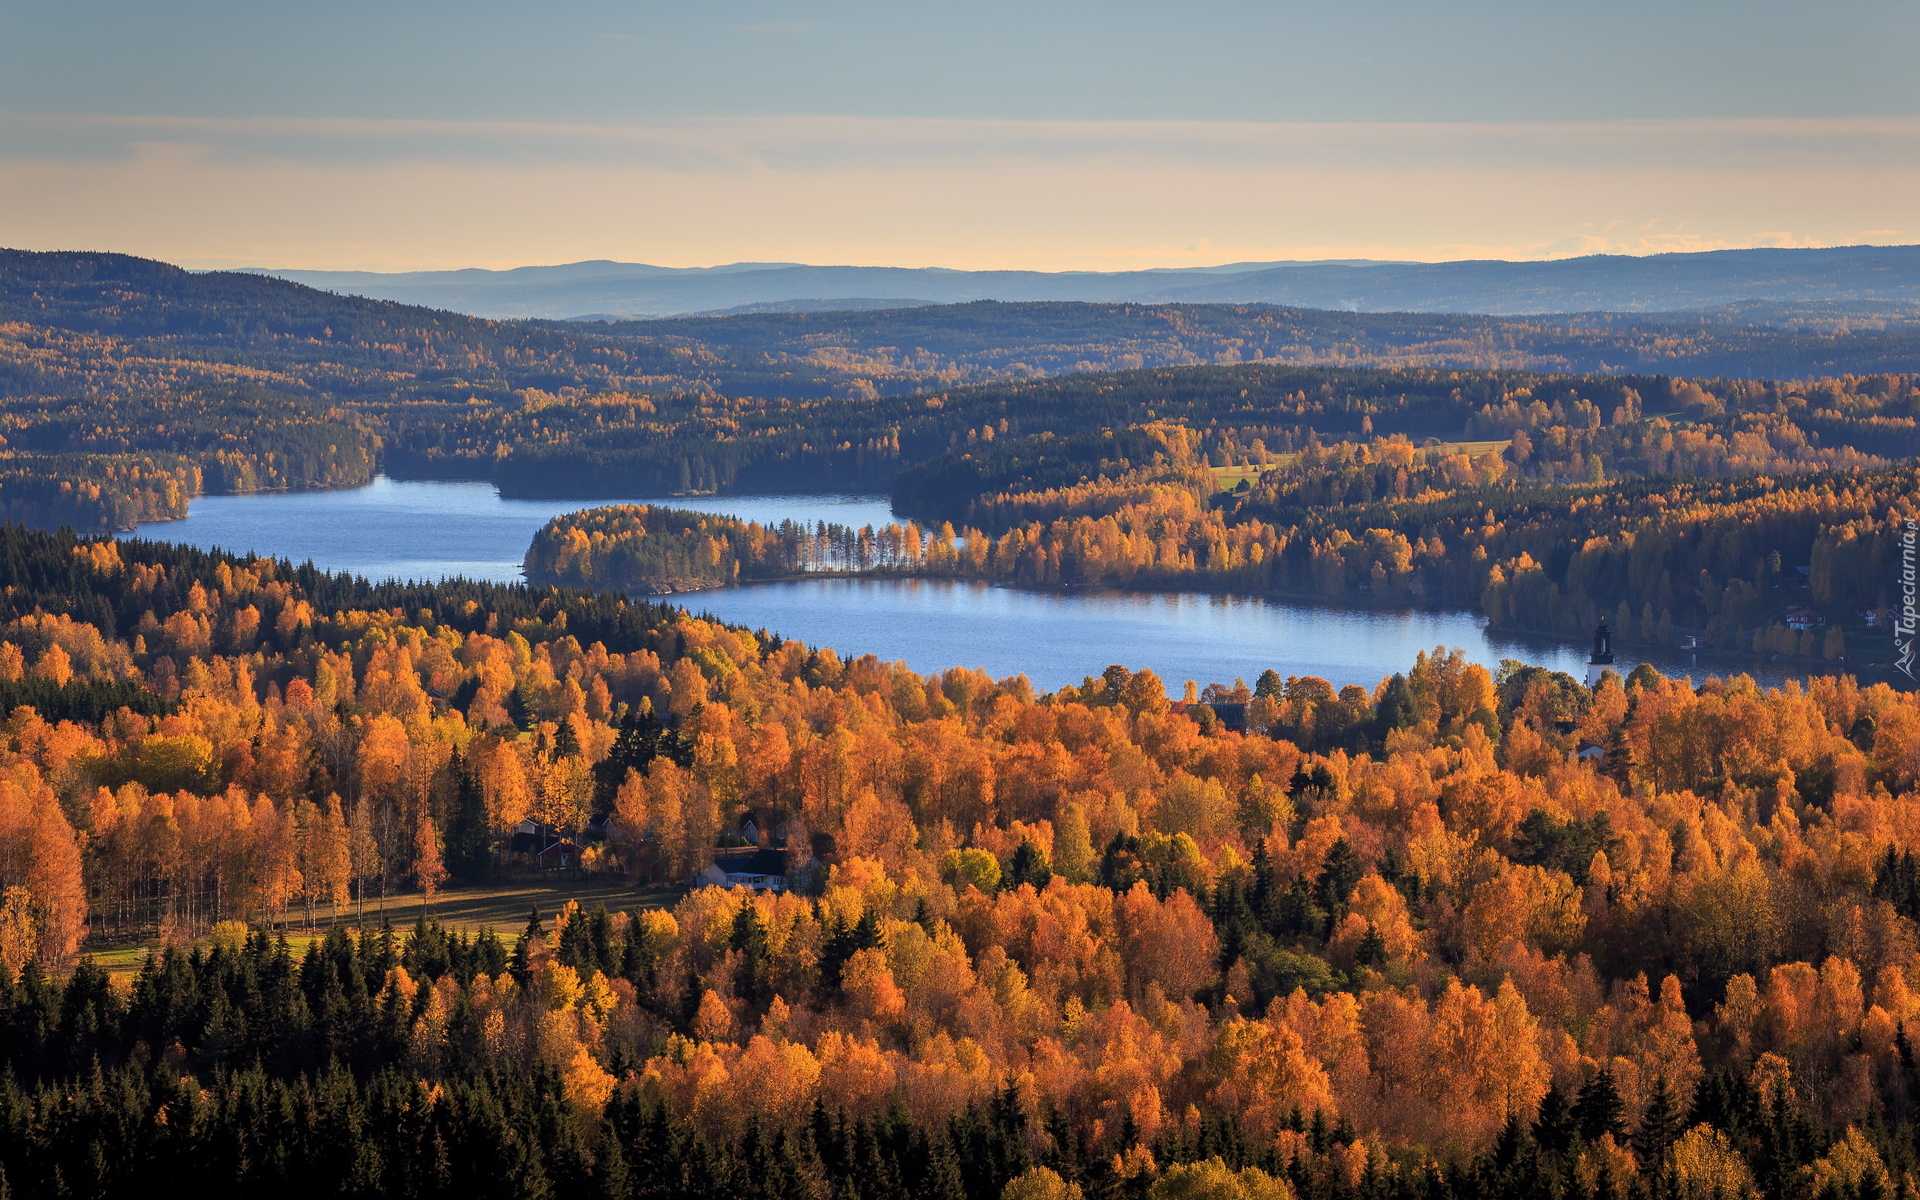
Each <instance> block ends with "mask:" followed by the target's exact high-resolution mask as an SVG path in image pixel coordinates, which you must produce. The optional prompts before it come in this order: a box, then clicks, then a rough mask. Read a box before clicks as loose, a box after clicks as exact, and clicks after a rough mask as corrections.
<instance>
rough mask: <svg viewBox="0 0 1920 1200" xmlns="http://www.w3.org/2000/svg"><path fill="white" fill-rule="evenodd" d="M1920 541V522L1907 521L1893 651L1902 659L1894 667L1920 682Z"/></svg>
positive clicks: (1901, 546)
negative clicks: (1917, 669)
mask: <svg viewBox="0 0 1920 1200" xmlns="http://www.w3.org/2000/svg"><path fill="white" fill-rule="evenodd" d="M1917 541H1920V521H1916V520H1914V519H1913V518H1912V517H1909V518H1907V520H1906V523H1905V525H1904V527H1903V528H1902V529H1901V531H1900V617H1899V619H1898V620H1896V621H1895V622H1894V623H1893V649H1894V652H1895V653H1896V654H1898V655H1899V656H1900V658H1899V660H1898V661H1897V662H1895V663H1894V666H1896V667H1899V668H1900V670H1901V673H1903V674H1904V675H1906V677H1907V678H1908V679H1914V680H1915V681H1916V682H1920V679H1916V677H1915V675H1914V673H1913V665H1914V664H1913V650H1914V640H1913V634H1914V627H1915V625H1916V624H1920V620H1916V618H1920V613H1917V612H1916V603H1915V595H1916V593H1920V572H1917V571H1916V563H1915V551H1916V549H1917V547H1916V542H1917Z"/></svg>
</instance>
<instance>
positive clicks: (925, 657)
mask: <svg viewBox="0 0 1920 1200" xmlns="http://www.w3.org/2000/svg"><path fill="white" fill-rule="evenodd" d="M603 504H664V505H670V506H673V507H676V508H691V509H697V510H699V511H702V512H715V513H726V514H731V515H734V516H738V517H742V518H745V519H747V520H752V521H760V522H764V523H778V522H779V521H782V520H789V519H791V520H795V521H806V522H816V521H829V522H834V523H838V524H843V525H852V526H860V525H884V524H886V523H888V522H889V521H891V520H892V519H893V517H892V514H891V511H890V509H889V507H888V503H887V499H886V497H884V496H670V497H661V496H652V497H634V498H632V499H627V500H598V501H591V502H583V501H578V500H573V501H556V500H508V499H503V498H501V496H500V495H499V493H498V492H496V491H495V490H494V488H493V486H492V485H491V484H488V483H477V482H442V481H431V482H429V481H402V480H393V479H388V478H386V477H385V476H382V477H380V478H378V479H376V480H375V481H374V482H373V483H372V484H370V485H369V486H367V487H363V488H354V489H351V490H347V491H336V492H256V493H252V494H249V495H244V496H203V497H199V498H197V499H195V500H194V501H193V506H192V511H191V514H190V515H189V516H188V517H187V518H186V519H185V520H183V521H164V522H155V523H152V524H147V525H142V526H141V527H140V528H139V530H138V531H137V534H138V536H141V537H148V538H156V539H161V540H165V541H175V542H185V543H187V544H189V545H195V546H202V547H216V546H217V547H219V548H221V549H225V550H230V551H235V552H239V553H257V554H270V555H273V556H275V557H279V558H287V559H291V560H293V561H294V562H296V563H299V562H305V561H307V560H312V562H313V563H314V565H316V566H318V567H321V568H323V569H325V570H329V571H347V572H352V573H354V574H357V575H364V576H366V577H367V578H369V579H421V580H437V579H443V578H446V577H448V576H454V575H462V576H466V577H468V578H471V579H484V580H491V581H494V582H500V583H514V582H518V581H519V580H520V579H521V573H520V563H521V559H522V556H523V555H524V554H525V553H526V549H527V546H528V544H529V543H530V542H532V540H533V535H534V533H535V532H536V531H538V530H539V528H540V527H541V526H542V525H544V524H545V523H546V522H547V521H548V520H549V519H551V518H552V517H554V516H557V515H559V514H560V513H564V512H573V511H575V510H578V509H581V508H590V507H597V506H599V505H603ZM678 600H679V602H680V603H682V604H684V605H685V606H686V607H687V608H689V609H691V610H692V611H693V612H695V613H708V614H711V615H712V616H715V617H718V618H720V619H721V620H725V621H729V622H733V623H736V624H740V625H746V626H749V627H751V628H755V629H766V630H770V631H772V632H775V633H779V634H782V635H784V636H786V637H791V638H798V639H799V640H801V641H803V642H806V643H807V644H809V645H813V646H831V647H833V648H834V649H835V650H836V651H838V652H839V653H841V654H842V655H853V654H877V655H879V656H880V657H881V658H883V659H889V660H892V659H900V660H904V661H905V662H907V663H908V664H909V665H911V666H912V667H913V668H914V669H915V670H916V671H921V672H923V673H932V672H935V671H940V670H944V669H946V668H947V667H953V666H965V667H983V668H985V669H986V670H987V671H988V673H990V674H992V675H993V676H995V677H996V678H999V677H1004V676H1008V675H1013V674H1016V673H1021V672H1024V673H1025V674H1026V675H1027V677H1028V678H1029V679H1031V680H1032V681H1033V683H1034V685H1035V686H1037V687H1040V688H1044V689H1048V690H1052V689H1055V688H1059V687H1062V686H1065V685H1067V684H1073V683H1079V682H1080V680H1081V679H1082V678H1084V677H1085V676H1087V675H1097V674H1099V673H1100V671H1102V670H1103V669H1105V667H1106V666H1107V665H1108V664H1109V663H1116V662H1117V663H1124V664H1125V665H1127V666H1129V667H1132V668H1135V669H1139V668H1142V667H1145V668H1150V669H1152V670H1153V671H1154V672H1155V673H1156V674H1158V675H1159V676H1160V677H1161V678H1162V679H1165V680H1166V681H1167V682H1168V684H1169V686H1170V687H1172V688H1173V689H1174V690H1175V691H1176V692H1177V691H1178V690H1179V686H1180V684H1181V683H1182V681H1184V680H1188V679H1193V680H1197V681H1199V682H1200V683H1202V684H1206V683H1213V682H1219V683H1231V682H1232V681H1233V679H1234V678H1235V677H1236V676H1239V677H1243V678H1245V679H1246V680H1247V681H1248V682H1249V683H1251V682H1252V681H1253V679H1254V678H1255V677H1256V676H1258V675H1259V673H1260V672H1261V671H1262V670H1265V669H1266V668H1268V667H1272V668H1273V669H1274V670H1277V671H1279V672H1280V673H1281V674H1282V675H1318V676H1320V677H1322V678H1324V679H1327V680H1329V681H1331V682H1332V683H1333V684H1334V685H1335V686H1336V687H1342V686H1345V685H1347V684H1349V683H1357V684H1360V685H1362V686H1366V687H1371V686H1372V685H1374V684H1375V683H1378V682H1379V681H1380V680H1381V679H1382V678H1383V677H1385V676H1387V675H1390V674H1392V673H1393V672H1395V671H1404V670H1406V668H1407V667H1408V666H1409V665H1410V664H1411V663H1412V662H1413V657H1414V655H1415V654H1416V653H1418V652H1419V651H1421V650H1423V649H1427V650H1430V649H1432V648H1433V647H1435V646H1440V645H1444V646H1457V647H1459V648H1460V649H1461V650H1463V651H1465V652H1466V654H1467V656H1468V657H1469V658H1471V659H1473V660H1474V661H1475V662H1479V663H1483V664H1485V665H1486V666H1487V667H1489V668H1496V667H1498V665H1499V662H1500V660H1501V659H1503V658H1516V659H1520V660H1522V661H1524V662H1530V663H1534V664H1537V665H1540V666H1546V667H1550V668H1552V669H1554V670H1559V671H1566V672H1567V673H1569V674H1571V675H1574V676H1575V677H1579V676H1580V675H1581V674H1583V673H1584V671H1585V669H1586V668H1585V664H1586V653H1585V650H1584V648H1583V647H1578V646H1571V645H1565V644H1560V643H1556V642H1553V641H1551V640H1536V639H1526V640H1514V639H1506V638H1499V637H1493V636H1489V635H1488V633H1487V632H1486V629H1485V628H1484V625H1483V623H1482V621H1481V619H1480V618H1479V616H1478V615H1477V614H1473V613H1466V612H1424V611H1379V612H1376V611H1365V610H1351V609H1330V608H1321V607H1316V606H1313V605H1306V604H1293V603H1286V602H1281V601H1273V600H1264V599H1255V598H1250V597H1242V596H1218V595H1209V594H1203V593H1191V592H1179V593H1135V592H1030V591H1022V590H1020V589H1017V588H1006V587H994V586H990V585H987V584H977V583H961V582H950V581H945V580H917V579H807V580H796V581H790V582H783V583H767V584H754V585H750V586H747V587H738V588H723V589H718V590H715V591H711V592H700V593H697V594H694V595H688V596H682V597H679V598H678ZM1622 658H1623V660H1624V665H1623V669H1630V668H1631V665H1632V662H1633V661H1637V660H1633V659H1629V658H1628V657H1627V656H1625V655H1623V656H1622ZM1651 661H1653V664H1654V666H1656V667H1658V668H1660V669H1661V670H1662V671H1664V672H1666V673H1668V674H1675V675H1683V674H1692V675H1695V676H1696V677H1698V676H1703V675H1704V674H1705V673H1706V672H1705V671H1704V670H1703V669H1702V668H1701V667H1699V666H1696V665H1695V664H1694V662H1693V661H1692V660H1691V658H1690V656H1688V655H1685V654H1684V653H1680V652H1671V653H1667V654H1662V655H1659V656H1656V657H1654V658H1653V659H1652V660H1651ZM1742 669H1748V670H1750V671H1751V672H1752V673H1753V674H1754V675H1755V676H1756V677H1757V678H1760V679H1761V680H1762V681H1763V682H1779V681H1780V680H1781V679H1784V678H1785V677H1786V676H1787V675H1788V674H1790V673H1791V672H1788V671H1786V670H1783V669H1771V665H1770V664H1768V665H1763V666H1759V667H1744V666H1743V668H1742Z"/></svg>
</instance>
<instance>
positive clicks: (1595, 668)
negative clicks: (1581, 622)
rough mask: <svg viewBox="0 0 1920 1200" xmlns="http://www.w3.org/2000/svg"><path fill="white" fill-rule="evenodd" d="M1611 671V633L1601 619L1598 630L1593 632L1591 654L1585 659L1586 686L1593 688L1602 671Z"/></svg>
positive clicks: (1597, 682) (1598, 680) (1604, 621)
mask: <svg viewBox="0 0 1920 1200" xmlns="http://www.w3.org/2000/svg"><path fill="white" fill-rule="evenodd" d="M1612 669H1613V632H1612V631H1611V630H1609V629H1608V628H1607V622H1606V620H1605V619H1604V618H1603V619H1602V620H1601V622H1600V628H1598V629H1596V630H1594V631H1593V653H1592V654H1591V655H1589V656H1588V658H1587V686H1588V687H1595V686H1597V685H1598V684H1599V682H1600V675H1601V673H1602V672H1604V671H1610V670H1612Z"/></svg>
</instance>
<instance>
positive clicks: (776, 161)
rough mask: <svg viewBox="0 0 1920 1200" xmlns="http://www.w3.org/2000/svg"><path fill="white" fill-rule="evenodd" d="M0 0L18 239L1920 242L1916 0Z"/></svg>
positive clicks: (960, 248)
mask: <svg viewBox="0 0 1920 1200" xmlns="http://www.w3.org/2000/svg"><path fill="white" fill-rule="evenodd" d="M4 18H5V26H4V27H5V30H6V33H5V36H4V37H3V38H0V243H5V244H15V245H24V244H32V245H37V246H42V245H52V244H59V245H71V244H88V245H98V246H103V247H104V246H111V247H114V248H125V249H129V250H135V251H138V252H143V253H153V254H162V255H166V256H169V257H174V258H178V259H184V260H191V261H194V262H198V263H203V264H209V265H211V264H216V263H240V262H258V263H261V264H263V265H279V266H314V267H322V266H327V267H348V266H362V267H374V268H379V267H395V268H398V267H417V266H454V265H468V264H480V265H510V264H513V263H517V262H527V261H554V260H557V259H562V258H567V257H618V258H646V259H648V260H650V261H660V262H672V263H676V264H683V265H690V264H692V263H696V262H709V261H725V260H728V259H735V258H768V257H774V258H795V259H798V258H806V259H810V260H814V261H820V260H822V259H823V258H824V259H831V260H833V261H889V262H900V263H903V264H917V263H946V264H950V265H964V266H985V265H1006V266H1070V265H1083V266H1092V265H1101V264H1103V263H1104V264H1107V265H1112V266H1134V265H1151V264H1152V263H1155V262H1166V263H1168V264H1171V263H1173V262H1199V261H1205V260H1208V259H1209V258H1214V259H1218V258H1220V257H1239V256H1245V255H1257V256H1265V255H1272V256H1314V255H1316V254H1321V253H1324V254H1329V255H1335V254H1350V253H1366V254H1378V255H1392V256H1403V257H1445V256H1450V255H1452V254H1455V253H1487V254H1509V255H1515V256H1528V257H1531V256H1538V255H1541V254H1553V253H1566V252H1569V251H1570V250H1572V249H1579V248H1582V247H1586V246H1592V247H1599V248H1614V249H1623V250H1643V249H1657V248H1662V247H1665V246H1673V247H1683V246H1692V245H1701V246H1704V245H1725V244H1753V243H1755V242H1764V241H1773V242H1780V243H1792V242H1834V241H1845V240H1915V239H1920V215H1917V214H1916V212H1915V207H1916V203H1920V202H1916V201H1914V200H1912V199H1911V197H1912V195H1913V194H1914V193H1913V191H1912V190H1911V187H1910V185H1911V184H1912V182H1913V180H1912V179H1911V178H1909V174H1908V173H1909V172H1910V171H1911V170H1912V169H1913V168H1912V167H1911V166H1910V164H1911V163H1912V162H1913V161H1914V156H1913V154H1912V151H1913V150H1914V149H1915V146H1916V142H1915V137H1916V133H1915V130H1916V126H1915V122H1914V120H1913V119H1914V118H1916V117H1920V88H1916V87H1915V86H1914V85H1913V82H1912V76H1913V66H1912V63H1913V58H1914V52H1915V50H1916V48H1920V3H1916V2H1915V0H1826V2H1824V3H1818V4H1811V3H1781V2H1779V0H1743V2H1739V3H1735V2H1732V0H1679V2H1671V0H1670V2H1667V3H1652V2H1647V0H1631V2H1616V3H1604V4H1591V3H1589V4H1573V3H1567V2H1565V0H1531V2H1519V0H1477V2H1457V3H1433V2H1423V0H1349V2H1345V3H1301V2H1298V0H1295V2H1281V3H1274V2H1268V3H1245V2H1232V0H1212V2H1207V3H1192V2H1189V3H1167V2H1159V3H1150V4H1149V3H1137V2H1134V0H1119V2H1109V3H1103V4H1090V3H1058V2H1055V3H1048V2H1045V0H1038V2H1036V0H1025V2H1021V3H1010V2H1006V0H984V2H982V0H975V2H971V3H962V4H955V3H943V4H931V3H924V2H919V0H890V2H887V3H870V2H857V0H843V2H839V3H809V4H801V3H791V4H783V5H782V4H770V3H757V2H741V0H735V2H724V0H722V2H707V3H698V4H677V5H663V4H651V3H641V4H633V3H628V4H613V3H571V4H569V3H545V4H528V3H525V2H524V0H521V2H518V3H513V4H503V3H495V2H493V0H465V2H463V3H457V4H455V3H442V2H430V3H429V2H408V0H385V2H383V3H363V2H360V0H352V2H334V3H326V4H313V3H302V4H289V3H279V2H272V0H252V2H249V3H232V2H213V0H199V2H191V0H190V2H184V3H156V2H154V0H139V2H129V0H69V2H66V3H16V4H13V5H9V6H8V7H7V10H6V11H5V13H4ZM1850 118H1877V119H1880V120H1879V122H1878V124H1873V125H1871V126H1870V128H1869V127H1866V126H1862V125H1860V124H1859V123H1858V122H1852V123H1849V122H1848V121H1847V120H1846V119H1850ZM1729 121H1731V122H1736V123H1738V128H1739V130H1741V132H1739V133H1738V134H1737V135H1735V136H1728V135H1727V134H1726V130H1727V129H1728V128H1730V127H1729V126H1728V125H1727V124H1726V122H1729ZM1646 122H1654V123H1656V124H1657V127H1658V129H1659V130H1660V132H1658V133H1656V134H1654V135H1649V134H1648V133H1647V132H1646V131H1647V130H1648V129H1649V128H1652V127H1650V126H1648V125H1646V124H1645V123H1646ZM1408 124H1411V125H1412V126H1413V128H1410V129H1409V128H1403V126H1406V125H1408ZM559 126H565V127H566V128H556V127H559ZM1327 126H1332V127H1334V128H1335V129H1336V130H1344V131H1346V132H1345V133H1341V134H1337V135H1336V136H1333V137H1331V138H1329V137H1328V136H1327V135H1326V134H1325V133H1324V131H1323V132H1320V133H1315V132H1314V130H1316V129H1322V130H1323V129H1324V127H1327ZM1442 126H1444V127H1445V128H1444V129H1442V128H1440V127H1442ZM1229 127H1239V129H1238V131H1236V130H1235V129H1233V128H1229ZM1563 127H1564V130H1565V133H1564V136H1561V135H1557V134H1556V133H1555V130H1556V129H1560V128H1563ZM1863 128H1868V129H1869V132H1867V133H1865V134H1863V133H1862V132H1861V130H1862V129H1863ZM1447 130H1451V132H1447ZM1476 130H1477V131H1478V132H1473V131H1476ZM1349 135H1350V136H1349ZM1330 144H1339V145H1344V146H1346V147H1348V150H1347V151H1346V152H1344V154H1340V153H1334V152H1333V151H1332V150H1330V149H1329V148H1328V147H1329V145H1330ZM1302 145H1310V146H1311V147H1313V148H1312V149H1310V150H1302V149H1301V147H1302ZM1143 146H1144V147H1146V148H1145V149H1143ZM1437 152H1439V153H1443V154H1444V156H1445V161H1444V163H1440V164H1436V163H1435V161H1434V159H1435V155H1436V153H1437ZM1890 155H1891V156H1892V160H1891V161H1889V157H1888V156H1890ZM1336 160H1338V161H1336ZM1809 171H1817V172H1819V180H1817V181H1816V180H1809V179H1808V178H1807V177H1806V176H1807V173H1808V172H1809ZM1769 180H1771V181H1772V183H1771V184H1768V183H1767V182H1766V181H1769ZM1822 181H1823V182H1824V183H1825V184H1826V185H1828V186H1824V187H1823V186H1816V184H1817V183H1820V182H1822ZM1761 187H1766V188H1768V190H1770V191H1773V192H1775V193H1776V194H1775V195H1774V196H1772V197H1771V198H1766V197H1758V196H1753V195H1732V194H1729V190H1730V189H1734V188H1738V189H1742V190H1752V189H1756V188H1761ZM1861 188H1873V189H1884V188H1898V189H1901V191H1902V192H1903V193H1904V194H1893V195H1888V194H1876V195H1873V196H1866V197H1863V196H1860V195H1857V194H1849V193H1853V192H1857V190H1858V189H1861ZM1183 189H1184V191H1185V194H1186V197H1187V199H1186V201H1185V202H1184V203H1183V201H1182V199H1181V194H1182V190H1183ZM746 193H752V196H757V197H758V198H759V199H758V200H757V201H753V199H752V196H749V195H747V194H746ZM543 196H544V199H543ZM1315 196H1321V197H1324V198H1327V199H1324V202H1320V201H1316V200H1315ZM1503 197H1505V198H1506V199H1504V200H1503V199H1502V198H1503ZM1316 204H1318V207H1316ZM1515 204H1519V205H1521V210H1520V211H1507V209H1508V208H1511V207H1512V206H1513V205H1515ZM956 206H958V208H957V210H956ZM916 211H918V212H921V213H923V214H924V217H925V219H924V220H923V221H922V222H921V224H920V226H919V227H916V226H915V223H914V220H913V217H914V214H915V212H916ZM1075 213H1078V214H1080V215H1079V216H1078V217H1075V216H1074V215H1073V214H1075ZM968 214H971V216H969V215H968ZM1583 239H1584V240H1583Z"/></svg>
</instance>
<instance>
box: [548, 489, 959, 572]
mask: <svg viewBox="0 0 1920 1200" xmlns="http://www.w3.org/2000/svg"><path fill="white" fill-rule="evenodd" d="M951 540H952V539H951V538H949V542H951ZM938 562H939V559H938V558H937V557H935V558H932V559H928V558H923V556H922V544H921V536H920V531H919V529H918V528H916V527H914V526H911V525H906V526H902V525H889V526H886V527H884V528H881V529H878V530H875V529H871V528H866V529H852V528H849V527H847V526H845V525H833V524H828V523H826V522H821V523H819V524H817V525H811V526H809V525H804V524H801V523H798V522H794V521H783V522H781V523H780V524H779V525H777V526H767V525H760V524H758V523H756V522H748V521H742V520H740V519H738V518H737V517H727V516H717V515H714V514H711V513H701V512H689V511H687V510H685V509H677V508H664V507H662V506H660V505H647V504H622V505H607V506H604V507H601V508H590V509H585V510H582V511H580V512H573V513H564V514H562V515H561V516H558V517H555V518H553V519H552V520H551V521H548V522H547V523H546V524H545V525H544V526H542V527H541V529H540V532H539V533H537V534H535V535H534V538H533V545H532V546H531V547H529V548H528V550H527V556H526V564H525V571H526V576H527V578H528V579H530V580H532V581H534V582H535V583H545V584H559V585H561V586H563V587H591V588H605V589H612V590H617V591H623V592H641V593H646V594H656V595H657V594H667V593H672V592H684V591H692V590H696V589H699V588H710V587H721V586H725V585H727V584H733V583H743V582H748V581H751V580H756V579H780V578H785V577H788V576H792V575H799V574H804V573H809V572H820V571H832V572H843V573H863V572H868V571H888V570H894V571H907V570H912V571H924V570H928V569H929V568H930V567H933V566H935V565H936V564H937V563H938Z"/></svg>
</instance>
